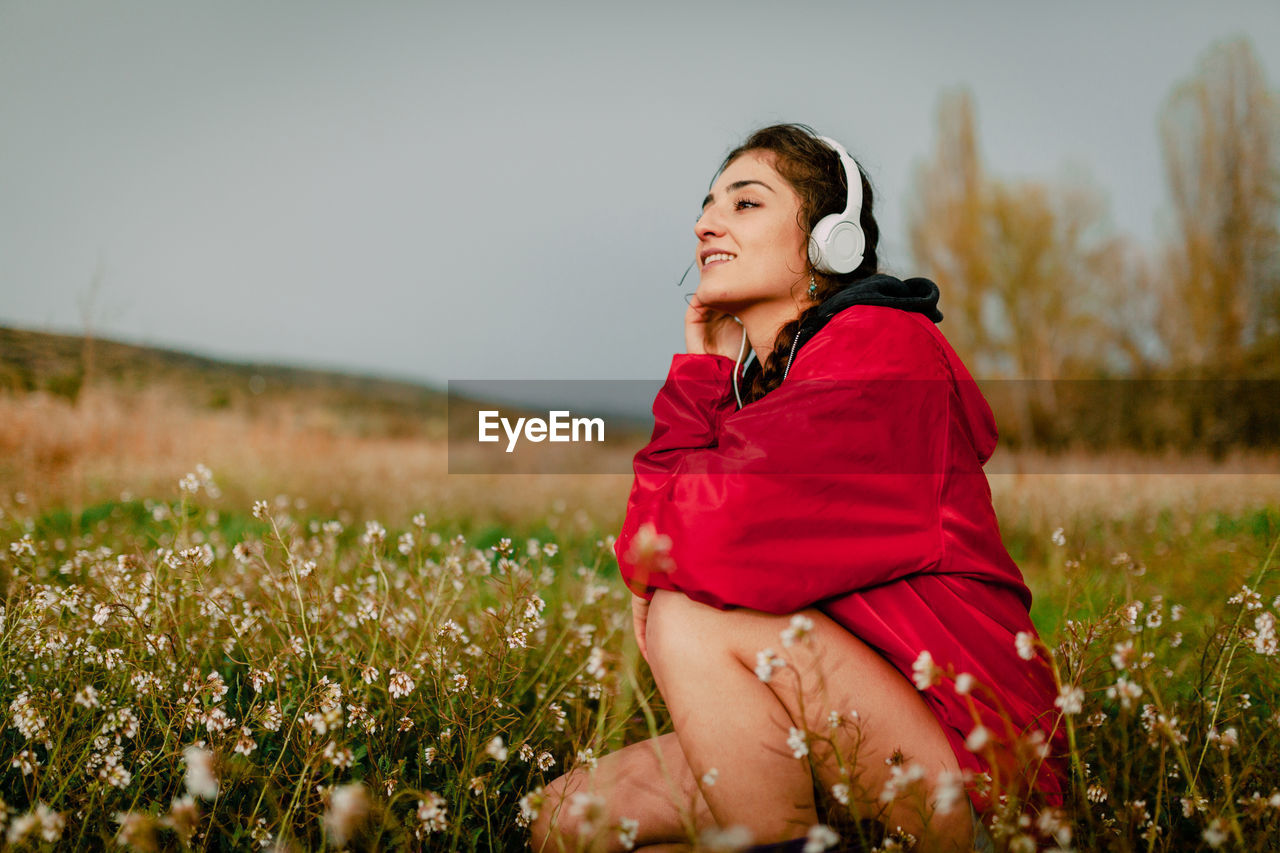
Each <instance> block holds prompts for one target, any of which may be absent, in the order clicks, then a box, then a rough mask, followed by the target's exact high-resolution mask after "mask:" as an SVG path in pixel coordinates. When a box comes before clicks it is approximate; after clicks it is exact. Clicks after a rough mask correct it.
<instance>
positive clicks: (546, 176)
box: [0, 2, 1280, 502]
mask: <svg viewBox="0 0 1280 853" xmlns="http://www.w3.org/2000/svg"><path fill="white" fill-rule="evenodd" d="M1277 75H1280V11H1277V8H1276V5H1275V4H1274V3H1273V2H1224V3H1218V4H1213V5H1212V6H1209V5H1206V4H1197V3H1126V4H1109V3H1102V2H1088V3H1078V4H1059V5H1046V4H1025V3H1012V2H1008V3H994V2H981V3H969V4H963V5H959V4H950V3H943V2H935V3H910V2H907V3H898V4H862V3H801V4H790V5H788V6H787V7H786V8H785V9H784V8H783V7H782V6H780V5H778V4H774V3H757V2H735V3H727V2H708V3H699V4H696V5H690V4H674V3H673V4H665V3H652V4H645V5H644V6H643V7H640V6H635V5H627V6H622V5H613V4H599V3H594V4H589V3H581V4H575V3H564V2H562V3H556V4H521V3H475V4H443V3H389V2H374V3H363V4H358V5H353V4H349V3H341V2H308V3H272V4H260V3H219V4H216V5H191V4H181V5H175V4H169V3H161V2H120V3H112V4H110V5H103V4H96V3H87V2H83V3H78V2H43V3H38V4H36V3H18V2H0V128H2V130H3V132H2V133H0V326H3V327H5V328H3V329H0V387H2V388H4V389H5V395H4V398H3V401H2V405H3V406H4V407H5V409H6V411H5V412H4V413H3V414H4V419H5V423H6V424H7V426H6V427H5V428H4V429H3V430H2V431H0V432H3V433H4V438H3V439H2V441H3V444H2V445H0V454H2V455H0V459H3V461H0V476H3V477H4V480H5V482H6V483H9V484H10V486H11V487H13V488H17V489H19V490H20V491H21V492H22V494H23V495H24V496H30V495H33V494H36V493H40V492H42V490H51V491H50V496H51V497H52V495H53V494H54V493H55V492H56V493H57V494H58V495H60V496H61V497H60V498H59V499H65V500H71V501H73V502H74V501H78V500H85V499H87V497H86V496H87V495H89V494H91V493H92V494H97V493H99V492H106V491H110V490H111V489H115V488H117V487H118V486H119V485H120V483H121V482H123V481H126V480H128V481H130V482H132V479H131V478H134V479H136V478H138V477H139V476H140V472H143V471H151V470H154V471H155V473H156V477H157V478H158V479H157V480H156V482H160V481H167V480H166V478H168V477H170V476H171V475H172V474H174V473H175V472H177V473H178V474H180V473H181V470H180V469H183V468H184V466H185V468H188V469H189V467H190V465H192V464H194V462H195V461H198V459H204V460H205V461H208V462H210V464H213V462H214V461H219V462H221V463H222V464H223V466H224V467H226V466H230V467H231V468H233V469H235V470H239V471H243V472H244V475H243V476H244V479H245V482H246V483H248V484H252V488H250V486H249V485H246V490H247V492H251V491H253V489H255V488H256V489H258V490H259V491H261V490H262V489H266V488H269V487H270V484H275V483H280V482H283V481H281V480H280V479H279V478H280V477H281V476H283V475H282V474H281V473H280V472H285V471H295V469H297V468H299V467H305V466H303V463H304V462H305V463H308V465H310V466H312V467H313V466H314V463H315V461H316V460H317V459H325V460H334V459H338V458H342V457H343V456H344V454H345V455H347V456H351V458H354V456H352V454H355V455H358V453H363V452H366V451H370V447H371V446H372V445H369V444H368V443H367V442H368V441H375V440H376V441H385V442H406V444H404V445H403V446H400V445H394V449H387V450H386V453H387V455H388V461H387V463H386V464H387V465H389V466H390V467H391V468H393V469H395V470H396V471H401V472H403V471H404V470H406V469H405V465H406V463H405V462H404V460H405V459H406V458H409V457H412V456H413V455H414V454H423V455H425V456H426V457H429V459H430V460H431V461H426V462H423V465H424V466H425V467H424V468H423V470H424V471H437V472H438V470H439V469H435V468H431V466H432V465H437V464H439V462H440V459H441V458H443V457H442V456H441V453H442V452H443V451H442V450H441V449H440V448H439V447H438V443H439V440H440V439H441V437H442V435H443V433H442V430H443V427H442V423H443V413H444V409H445V401H444V398H443V395H442V392H443V390H444V388H445V383H446V382H448V381H450V380H468V379H494V380H498V379H500V380H522V379H556V380H575V379H597V380H598V379H606V380H612V379H617V380H623V379H629V380H630V379H648V380H653V379H661V378H662V376H664V375H665V373H666V369H667V366H668V364H669V362H670V357H671V354H672V353H673V352H677V351H679V350H681V349H682V348H683V335H682V325H681V324H682V316H683V312H684V308H685V302H684V295H685V294H687V293H689V292H691V291H692V290H693V289H694V287H695V286H696V284H697V281H696V277H697V272H696V271H691V272H690V273H689V276H688V278H686V279H685V280H684V284H683V287H678V286H677V284H678V282H679V281H680V279H681V276H682V275H683V274H684V273H685V272H686V270H687V268H688V265H689V263H690V261H691V260H692V255H693V250H694V245H695V240H694V236H693V230H692V225H693V223H694V220H695V218H696V216H697V214H698V205H699V204H700V202H701V199H702V196H703V195H704V194H705V192H706V188H707V186H708V184H709V183H710V182H711V180H712V178H713V176H714V172H715V169H716V167H717V166H718V165H719V163H720V160H721V159H722V158H723V156H724V154H725V153H727V151H728V150H730V149H731V148H732V147H734V146H735V145H736V144H737V143H738V142H740V141H741V139H742V138H744V137H745V136H746V135H747V134H748V133H749V132H750V131H751V130H753V129H755V128H757V127H760V126H763V125H766V124H770V123H774V122H778V121H800V122H804V123H807V124H809V125H811V126H813V127H814V128H815V129H816V130H818V131H819V132H820V133H823V134H826V135H831V136H834V137H836V138H838V139H840V140H841V141H842V142H843V143H844V144H845V145H846V146H847V147H848V148H849V150H850V151H851V152H852V153H853V154H854V155H855V156H856V157H857V158H858V159H859V160H860V162H861V163H862V164H863V166H864V168H865V169H866V170H867V172H868V174H869V176H870V178H871V181H872V183H873V185H874V187H875V189H876V191H877V215H878V218H879V220H880V223H881V227H882V235H883V236H882V243H881V258H882V259H883V262H884V264H883V265H884V267H885V269H886V271H888V272H891V273H893V274H896V275H900V276H903V277H906V276H911V275H923V276H928V277H931V278H933V279H935V280H936V281H937V282H938V284H939V286H940V288H941V291H942V298H941V302H940V307H941V309H942V311H943V313H944V314H945V320H944V321H943V323H942V325H941V329H942V330H943V332H944V333H945V334H946V335H947V337H948V338H949V339H950V340H951V342H952V343H953V344H954V345H955V347H956V349H957V350H958V351H959V352H960V354H961V356H962V357H963V358H964V359H965V360H966V362H967V363H968V364H969V365H970V367H971V369H972V371H973V373H974V375H975V376H976V377H977V378H978V379H979V381H980V382H981V383H982V386H983V389H984V391H985V392H986V393H987V394H988V397H989V398H990V399H991V401H992V404H993V407H994V409H995V411H996V414H997V420H998V421H999V423H1000V428H1001V433H1002V436H1003V439H1004V446H1005V447H1006V448H1038V449H1042V450H1046V451H1054V452H1060V453H1063V452H1072V451H1081V452H1088V453H1091V454H1096V453H1099V452H1107V453H1120V452H1130V451H1140V452H1143V453H1148V454H1149V453H1152V452H1156V453H1163V454H1168V453H1170V452H1173V453H1176V454H1179V455H1180V456H1196V455H1198V454H1207V455H1208V456H1209V457H1210V458H1211V459H1213V460H1219V461H1220V460H1223V459H1225V458H1227V457H1228V456H1230V455H1231V454H1233V453H1236V452H1237V451H1240V450H1251V451H1252V450H1268V449H1274V447H1275V445H1276V442H1277V430H1276V424H1277V423H1280V410H1278V409H1277V406H1278V405H1280V404H1277V402H1276V401H1277V400H1280V393H1277V391H1280V384H1277V382H1280V251H1278V249H1280V94H1278V88H1277V87H1278V84H1277V82H1276V81H1277V79H1278V77H1277ZM338 374H342V375H338ZM219 419H222V420H219ZM255 431H256V432H255ZM250 432H252V434H253V436H254V438H253V440H249V438H247V436H248V435H249V434H250ZM215 433H216V435H215ZM300 436H309V438H307V439H306V440H305V441H304V440H303V439H302V438H300ZM356 440H360V441H365V442H366V443H365V444H360V445H358V449H357V446H356V445H351V446H348V445H344V444H334V443H333V442H341V441H356ZM307 441H316V442H320V445H319V446H310V445H307V444H306V442H307ZM273 442H274V443H273ZM326 442H329V443H326ZM304 446H305V447H307V448H308V449H307V450H305V451H304V452H303V455H302V456H301V457H299V458H298V459H297V460H296V462H297V463H298V464H296V465H295V464H293V463H289V462H287V461H285V460H284V458H283V456H282V454H288V453H295V452H297V451H296V448H298V447H304ZM379 446H381V445H379ZM387 447H388V448H391V447H393V446H392V445H388V446H387ZM370 452H371V451H370ZM379 452H382V451H379ZM144 457H145V458H146V459H149V460H151V461H150V462H147V463H145V464H144V463H143V462H142V461H140V460H142V459H143V458H144ZM272 458H276V459H280V460H281V461H280V462H279V464H278V465H276V466H275V467H274V468H273V467H272V466H271V465H269V464H268V463H267V460H269V459H272ZM1162 458H1166V459H1167V458H1168V457H1167V456H1165V457H1162ZM998 461H999V460H993V462H998ZM149 466H150V467H149ZM215 467H216V466H215ZM359 467H360V470H361V471H362V472H365V471H369V470H371V468H372V467H376V466H372V465H371V464H365V465H362V466H359ZM1243 469H1244V470H1269V471H1274V470H1275V469H1274V468H1270V469H1259V468H1257V466H1256V463H1248V464H1245V465H1243ZM255 476H258V477H260V478H261V481H260V482H255V481H254V480H253V477H255ZM344 476H345V475H344ZM362 476H363V474H362ZM370 476H372V477H373V478H374V479H375V480H376V479H377V478H376V476H375V475H370ZM424 477H425V474H424ZM272 478H275V479H272ZM143 482H145V478H143ZM344 482H345V483H347V484H348V485H349V484H350V480H349V479H347V480H344ZM415 482H416V479H415ZM67 484H71V485H67ZM137 487H138V488H143V487H144V486H142V485H139V486H137ZM317 488H319V487H317ZM369 491H370V493H376V491H377V487H376V486H373V485H371V486H370V488H369Z"/></svg>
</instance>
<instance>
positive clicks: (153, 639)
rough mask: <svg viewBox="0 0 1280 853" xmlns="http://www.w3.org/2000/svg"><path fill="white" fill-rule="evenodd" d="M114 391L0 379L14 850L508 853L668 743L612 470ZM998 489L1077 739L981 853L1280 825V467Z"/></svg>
mask: <svg viewBox="0 0 1280 853" xmlns="http://www.w3.org/2000/svg"><path fill="white" fill-rule="evenodd" d="M95 405H97V406H99V407H98V408H94V407H95ZM117 405H120V404H119V403H117V402H112V401H111V400H110V399H106V398H104V399H103V400H102V401H100V403H99V404H94V403H92V402H90V403H87V404H86V403H84V401H83V400H82V405H81V407H78V408H76V409H71V408H69V407H66V406H64V405H62V404H57V403H53V402H49V401H39V400H32V399H31V398H5V399H0V408H3V410H4V413H5V414H6V415H9V416H10V417H9V418H8V419H7V420H5V421H4V424H5V426H4V427H3V428H0V440H3V441H7V442H8V445H6V446H7V447H9V448H14V447H17V448H20V450H21V453H20V454H18V455H17V456H14V455H7V456H5V459H6V462H5V463H4V464H5V465H6V466H7V468H6V470H5V472H4V476H3V479H2V480H0V604H2V606H3V611H2V613H0V615H2V617H3V618H2V619H0V685H3V686H2V687H0V716H3V730H2V731H0V797H2V798H3V802H4V805H3V806H0V836H3V839H4V843H5V844H6V845H8V846H12V847H14V848H18V847H22V846H29V847H44V848H46V849H68V848H76V847H111V846H117V845H119V844H125V845H127V846H130V847H132V848H134V849H138V850H151V849H180V850H222V849H247V848H251V847H257V848H261V849H282V850H284V849H297V850H304V849H320V848H324V847H328V848H330V849H337V848H340V847H343V846H346V847H349V848H352V849H399V848H407V849H463V850H503V849H522V848H523V846H524V845H525V843H526V838H527V830H526V827H527V824H528V823H529V821H530V820H531V819H532V818H533V816H534V815H535V814H536V813H537V812H538V810H539V809H540V808H541V807H543V803H542V797H541V790H540V789H541V788H542V786H544V785H545V784H546V783H547V782H548V781H549V780H551V779H553V778H555V777H556V776H559V775H560V774H562V773H564V772H566V771H567V770H568V769H570V768H572V767H575V766H588V767H589V766H590V765H591V764H592V762H593V761H595V760H596V759H598V757H600V756H602V755H604V754H607V753H608V752H611V751H613V750H615V749H617V748H619V747H621V746H623V745H625V744H628V743H633V742H635V741H637V740H640V739H643V738H645V737H649V736H651V735H653V734H657V733H661V732H664V731H669V730H670V721H669V718H668V717H667V715H666V713H665V710H664V708H663V705H662V702H661V697H660V696H658V695H657V693H656V692H655V691H654V689H653V682H652V680H651V678H650V676H649V673H648V671H647V669H646V668H645V667H644V666H643V662H642V661H641V660H640V658H639V656H638V653H637V651H636V648H635V644H634V639H633V638H632V636H631V628H630V615H629V609H628V602H627V597H626V591H625V589H624V588H623V586H622V584H621V583H620V581H619V580H618V578H617V569H616V565H615V564H614V563H613V560H612V554H611V548H610V544H611V540H610V538H609V534H610V533H611V532H612V531H613V530H615V529H616V526H617V524H618V522H619V521H620V520H621V512H622V509H623V506H624V504H625V497H626V487H627V485H628V483H627V481H626V478H605V477H585V476H584V477H577V478H567V477H564V478H555V477H549V478H532V477H530V478H514V480H515V482H511V481H506V482H504V481H502V480H501V479H500V478H459V477H454V478H447V477H444V476H443V472H442V470H441V468H442V465H441V457H440V456H439V449H438V448H435V449H432V447H431V446H430V445H425V446H424V443H423V442H416V443H415V442H413V441H408V440H404V441H401V440H390V439H370V438H364V439H358V438H353V437H350V436H343V435H340V434H338V433H334V432H332V431H326V430H324V429H320V428H313V427H312V426H302V425H298V424H296V423H284V422H281V421H280V420H278V419H266V420H264V421H255V420H253V419H248V418H245V417H244V416H242V415H237V414H235V413H230V414H227V413H223V414H219V415H217V416H216V417H205V416H204V415H202V414H200V413H198V412H194V411H190V410H186V409H183V408H182V407H181V406H177V405H175V406H172V407H168V408H167V407H166V406H165V405H161V404H159V403H157V404H156V405H155V406H154V407H153V408H146V407H141V408H139V407H136V406H135V407H134V408H133V409H132V415H133V417H132V418H131V417H128V416H127V415H128V412H127V411H126V408H127V407H124V406H122V407H121V408H120V409H119V410H118V411H116V413H115V414H114V415H113V414H112V411H113V409H112V407H113V406H117ZM147 418H154V419H155V423H154V424H152V425H151V426H149V427H146V429H154V432H145V430H144V434H143V437H139V436H138V431H139V430H140V429H142V428H141V427H139V425H138V420H139V419H143V420H145V419H147ZM160 433H165V434H166V435H167V438H164V439H157V438H156V436H157V435H158V434H160ZM146 436H150V438H148V437H146ZM59 448H61V449H59ZM22 454H25V456H24V455H22ZM431 454H436V455H435V456H434V457H433V459H434V461H424V460H426V459H427V457H429V456H430V455H431ZM183 457H186V459H187V460H190V459H193V458H205V459H213V460H217V467H216V468H215V470H217V471H218V472H219V477H218V479H219V480H220V481H225V482H222V486H223V489H222V490H221V491H220V490H219V489H218V487H217V485H216V484H215V483H214V480H213V477H212V475H211V474H210V473H209V472H208V471H207V470H206V469H197V470H196V471H195V472H192V473H190V474H189V475H188V476H183V475H184V474H186V473H187V472H186V464H185V463H183V465H182V467H179V463H180V460H182V458H183ZM993 461H994V460H993ZM1257 464H1262V463H1256V464H1255V469H1254V470H1256V465H1257ZM1268 464H1271V463H1268ZM222 466H225V468H224V467H222ZM366 466H367V468H368V469H370V470H373V471H374V472H375V473H374V474H372V475H370V474H369V472H368V470H365V468H366ZM224 470H225V471H227V472H229V473H227V474H226V475H225V476H224V475H223V473H222V472H223V471H224ZM991 482H992V488H993V492H994V495H995V500H996V504H997V511H998V513H999V515H1000V518H1001V523H1002V531H1003V534H1004V538H1005V541H1006V544H1007V545H1008V546H1009V548H1010V551H1011V553H1013V555H1014V557H1015V559H1016V560H1017V561H1018V563H1019V565H1020V566H1021V567H1022V568H1023V570H1024V572H1025V574H1026V576H1027V580H1028V583H1029V585H1030V586H1031V587H1032V589H1033V592H1034V594H1035V604H1034V608H1033V617H1034V618H1035V621H1036V623H1037V625H1038V626H1039V627H1040V629H1041V634H1042V636H1043V638H1044V639H1045V641H1046V643H1047V645H1048V646H1049V648H1050V650H1051V652H1052V653H1053V657H1054V661H1055V665H1056V669H1057V673H1058V677H1059V679H1060V681H1061V684H1062V697H1061V700H1062V708H1063V710H1065V711H1067V712H1069V713H1067V714H1065V716H1064V717H1063V718H1062V721H1061V724H1062V725H1063V726H1066V727H1067V728H1068V731H1069V735H1070V742H1071V744H1072V748H1071V753H1070V755H1069V756H1068V758H1069V761H1070V764H1071V767H1072V778H1071V780H1070V790H1069V795H1068V802H1067V805H1066V808H1065V809H1064V810H1062V811H1061V812H1053V811H1050V810H1039V811H1037V810H1036V809H1035V808H1034V807H1033V805H1032V804H1029V803H1027V802H1024V801H1022V800H1021V799H1019V798H1018V797H1016V796H1011V797H1009V798H1008V800H1007V801H1006V806H1005V808H1003V809H997V810H996V813H995V814H994V816H993V823H992V832H993V835H994V836H995V841H996V844H997V848H998V849H1001V850H1030V849H1035V847H1036V846H1039V847H1041V848H1050V849H1052V848H1054V847H1057V848H1059V849H1076V850H1118V851H1120V850H1122V851H1131V850H1133V851H1136V850H1144V851H1149V850H1161V851H1175V850H1197V849H1215V848H1220V849H1245V850H1269V849H1276V848H1277V847H1278V846H1280V768H1277V762H1276V757H1277V755H1280V750H1278V749H1277V746H1278V745H1280V744H1278V743H1277V739H1278V738H1280V734H1278V732H1280V727H1278V724H1280V705H1277V693H1278V687H1280V679H1278V678H1277V673H1276V657H1275V654H1276V634H1275V614H1276V611H1277V609H1280V596H1278V595H1277V593H1280V588H1277V583H1276V579H1275V575H1276V543H1277V540H1278V539H1280V495H1277V493H1276V492H1277V478H1275V477H1268V476H1259V475H1257V474H1250V473H1247V470H1246V471H1237V472H1235V473H1232V474H1216V475H1212V474H1204V473H1185V474H1182V475H1172V474H1132V475H1102V474H1098V475H1061V474H1059V475H1052V476H1051V475H1043V474H1038V475H1030V474H1017V473H1007V474H1004V473H1002V474H993V475H992V477H991ZM122 492H128V494H123V495H122V494H121V493H122ZM278 493H283V494H278ZM347 495H350V496H351V498H350V500H349V501H348V500H347V499H345V496H347ZM263 497H265V500H262V501H261V502H260V503H259V502H257V501H258V499H259V498H263ZM805 734H806V736H807V737H809V738H810V740H811V742H812V741H813V740H816V739H817V738H819V737H821V734H822V733H818V732H807V733H805ZM828 793H831V792H828ZM836 793H838V794H845V796H844V797H843V798H844V799H848V800H850V802H856V801H857V799H858V798H857V797H849V796H847V792H836ZM870 793H871V794H872V795H873V796H872V799H875V797H874V795H875V794H876V793H877V792H870ZM841 799H842V797H840V796H835V797H830V798H828V802H827V803H826V806H827V807H829V808H836V807H837V806H835V805H833V803H835V804H838V803H839V801H840V800H841ZM589 806H590V803H585V804H583V807H584V808H585V807H589ZM857 816H858V815H853V816H852V817H857ZM838 817H839V815H835V814H824V818H827V819H829V820H830V822H831V824H832V825H833V826H839V825H840V821H839V820H837V819H836V818H838ZM598 829H599V833H600V836H601V841H602V842H603V841H608V842H609V844H610V845H612V846H613V847H615V848H616V847H619V846H621V842H620V840H619V838H620V835H619V834H620V833H621V837H623V838H625V837H626V833H627V832H628V830H629V827H628V826H627V825H625V824H624V825H602V826H600V827H598ZM691 840H697V839H696V837H695V838H692V839H691ZM702 841H703V842H704V846H705V845H707V844H710V843H711V839H702ZM873 843H876V844H879V845H880V846H881V847H882V848H887V847H892V845H893V844H894V843H895V842H894V841H893V839H892V838H891V837H885V838H878V839H875V840H874V842H873Z"/></svg>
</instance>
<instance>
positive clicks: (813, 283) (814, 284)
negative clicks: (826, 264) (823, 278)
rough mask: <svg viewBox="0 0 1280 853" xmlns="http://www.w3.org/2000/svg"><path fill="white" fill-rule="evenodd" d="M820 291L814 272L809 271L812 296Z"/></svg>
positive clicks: (810, 293) (810, 294)
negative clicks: (814, 278)
mask: <svg viewBox="0 0 1280 853" xmlns="http://www.w3.org/2000/svg"><path fill="white" fill-rule="evenodd" d="M817 292H818V283H817V282H816V281H814V280H813V273H809V296H810V298H812V297H813V296H814V295H815V294H817Z"/></svg>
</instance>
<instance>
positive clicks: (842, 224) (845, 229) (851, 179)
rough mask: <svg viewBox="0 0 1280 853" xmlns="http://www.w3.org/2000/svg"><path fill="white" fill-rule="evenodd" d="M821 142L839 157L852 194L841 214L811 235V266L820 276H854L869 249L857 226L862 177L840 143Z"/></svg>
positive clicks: (822, 221) (820, 222) (825, 139)
mask: <svg viewBox="0 0 1280 853" xmlns="http://www.w3.org/2000/svg"><path fill="white" fill-rule="evenodd" d="M818 139H821V140H822V141H823V142H825V143H827V145H829V146H831V148H832V150H834V151H835V152H836V154H837V155H838V156H839V157H840V163H841V165H842V166H843V167H844V178H845V184H846V185H848V187H849V192H848V196H847V198H846V199H845V205H844V211H843V212H842V213H832V214H829V215H827V216H824V217H822V218H821V219H819V220H818V224H817V225H815V226H813V233H811V234H810V235H809V262H810V263H811V264H813V266H814V267H815V268H816V269H817V270H818V271H820V272H829V273H836V274H840V273H846V272H853V271H854V270H855V269H857V268H858V264H860V263H862V252H863V249H864V248H865V247H866V245H867V237H866V235H865V234H863V233H862V226H861V225H860V224H859V222H858V220H859V217H861V215H862V174H861V172H859V171H858V164H857V162H856V161H855V160H854V159H853V158H852V157H850V156H849V152H848V151H845V150H844V146H842V145H841V144H840V143H839V142H836V141H835V140H834V139H832V138H831V137H829V136H819V137H818Z"/></svg>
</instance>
